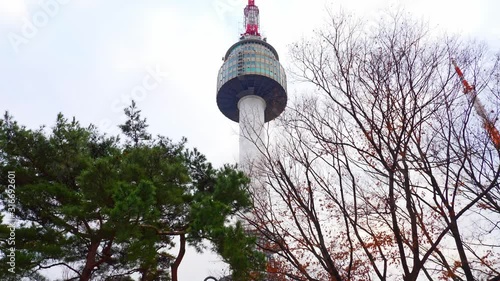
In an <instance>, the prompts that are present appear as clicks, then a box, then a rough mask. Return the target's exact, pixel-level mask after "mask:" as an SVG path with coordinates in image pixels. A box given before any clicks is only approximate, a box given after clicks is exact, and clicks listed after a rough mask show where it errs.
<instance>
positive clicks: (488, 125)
mask: <svg viewBox="0 0 500 281" xmlns="http://www.w3.org/2000/svg"><path fill="white" fill-rule="evenodd" d="M451 63H452V64H453V66H454V67H455V72H456V73H457V75H458V77H459V78H460V82H462V85H463V86H464V94H465V95H466V96H467V99H468V100H469V101H470V102H472V104H473V106H474V109H475V110H476V113H477V115H479V117H481V120H482V121H483V127H484V129H485V130H486V132H487V133H488V136H489V138H490V140H491V142H493V145H494V146H495V148H496V149H497V150H500V132H498V130H497V128H496V127H495V122H494V121H493V120H491V118H489V117H488V114H486V110H485V109H484V106H483V105H482V104H481V101H480V100H479V99H478V98H477V92H476V89H475V88H474V87H473V86H471V85H470V84H469V82H467V80H465V77H464V74H463V73H462V70H460V67H458V65H457V62H456V61H455V60H454V59H451Z"/></svg>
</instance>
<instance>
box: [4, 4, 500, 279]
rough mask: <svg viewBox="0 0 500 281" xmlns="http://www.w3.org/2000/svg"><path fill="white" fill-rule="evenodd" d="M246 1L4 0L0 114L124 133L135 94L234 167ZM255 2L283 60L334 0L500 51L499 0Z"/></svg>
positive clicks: (167, 131)
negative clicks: (238, 59)
mask: <svg viewBox="0 0 500 281" xmlns="http://www.w3.org/2000/svg"><path fill="white" fill-rule="evenodd" d="M246 2H247V1H246V0H204V1H201V0H197V1H195V0H183V1H174V0H141V1H137V0H107V1H102V0H101V1H98V0H41V1H39V0H36V1H34V0H25V1H23V0H0V112H1V113H2V114H3V112H4V111H5V110H8V111H9V112H10V113H11V114H13V115H14V117H15V119H16V120H18V121H19V122H20V123H21V124H24V125H27V126H28V127H30V128H36V127H38V126H39V125H42V124H47V125H49V126H52V125H53V124H54V121H55V118H56V115H57V113H58V112H62V113H64V114H65V115H66V116H67V117H72V116H75V117H76V118H77V120H80V121H81V123H82V124H84V125H87V124H89V123H93V124H96V125H98V126H99V127H100V128H101V129H102V130H103V131H106V132H107V133H110V134H117V133H118V129H117V128H116V126H117V125H118V124H121V123H122V121H123V114H122V108H124V107H126V106H128V105H129V104H130V99H131V97H132V96H135V100H136V101H137V103H138V106H139V108H140V109H142V110H143V115H144V116H145V117H147V118H148V123H149V124H150V131H151V132H152V133H154V134H162V135H165V136H168V137H170V138H172V139H174V140H180V138H181V137H182V136H185V137H187V138H188V141H189V146H191V147H197V148H199V149H200V151H201V152H202V153H204V154H205V155H207V157H208V159H209V160H210V161H211V162H213V163H214V164H215V165H216V166H221V165H222V164H223V163H235V162H236V161H237V159H238V157H237V155H238V136H237V132H238V129H237V126H236V124H235V123H233V122H232V121H229V120H228V119H226V118H225V117H224V116H223V115H222V114H221V113H220V112H219V110H218V108H217V105H216V102H215V95H216V93H215V90H216V77H217V71H218V69H219V67H220V66H221V64H222V60H221V58H222V56H223V55H224V54H225V52H226V50H227V48H228V47H229V46H230V45H232V44H233V43H234V42H236V41H237V40H238V38H239V34H240V33H241V32H242V31H243V28H242V26H241V25H242V15H243V8H244V6H245V5H246ZM327 3H329V4H327ZM256 5H258V6H259V8H260V15H261V31H263V33H264V34H265V36H266V37H268V42H269V43H271V44H272V45H273V46H274V47H275V48H276V50H277V51H278V52H279V54H280V58H281V62H282V64H283V65H284V67H285V68H286V67H287V66H288V49H287V45H289V44H291V43H293V42H294V41H295V40H298V39H299V38H300V37H301V36H304V35H305V36H307V35H309V34H311V31H312V30H313V29H314V28H317V27H320V26H321V23H322V21H323V20H325V18H326V12H325V7H326V6H329V7H331V8H333V10H334V11H335V10H336V9H340V8H341V7H342V8H343V9H345V10H348V11H352V12H354V13H355V14H356V15H360V16H363V17H365V18H366V17H376V15H377V13H378V12H379V11H380V9H383V8H386V7H389V8H391V7H392V8H394V7H396V6H403V7H405V8H406V10H407V11H408V12H411V13H412V14H414V15H415V16H417V17H421V18H424V19H428V20H429V21H430V23H431V25H432V26H437V27H438V28H442V29H444V30H448V31H452V32H459V33H463V34H464V35H466V36H468V37H473V38H477V39H479V40H484V41H486V42H487V43H488V44H489V45H490V47H491V48H492V50H493V51H496V50H499V49H500V19H499V11H500V2H498V1H495V0H475V1H470V0H469V1H456V0H455V1H452V0H422V1H410V0H401V1H388V0H336V1H325V0H307V1H306V0H274V1H271V0H256ZM151 73H153V74H154V76H155V77H156V79H153V76H152V74H151ZM156 81H158V83H157V82H156ZM296 86H297V85H294V84H292V83H290V82H289V84H288V90H289V95H290V96H294V95H296V94H297V90H296ZM217 261H218V258H217V257H216V256H214V255H202V256H200V255H198V254H196V253H195V252H193V251H190V252H188V254H187V255H186V257H185V260H184V262H183V264H182V265H181V267H180V269H181V273H180V280H186V281H197V280H200V281H201V280H203V279H204V278H205V277H206V276H207V275H209V274H215V275H217V274H220V272H221V270H220V268H221V264H220V263H217Z"/></svg>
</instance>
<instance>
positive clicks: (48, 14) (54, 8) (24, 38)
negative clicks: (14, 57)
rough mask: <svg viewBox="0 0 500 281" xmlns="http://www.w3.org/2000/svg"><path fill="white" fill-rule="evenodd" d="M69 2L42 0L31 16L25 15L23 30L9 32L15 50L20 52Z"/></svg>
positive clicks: (69, 0) (63, 0) (64, 0)
mask: <svg viewBox="0 0 500 281" xmlns="http://www.w3.org/2000/svg"><path fill="white" fill-rule="evenodd" d="M69 2H71V0H40V1H39V2H38V6H39V7H38V9H37V10H36V11H35V12H34V13H33V14H32V15H31V16H30V18H28V17H23V19H22V20H23V24H22V26H21V30H20V31H19V32H18V33H16V32H9V34H8V35H7V37H8V39H9V42H10V45H11V46H12V48H13V49H14V51H15V52H16V53H19V51H20V50H21V49H20V48H21V47H22V46H23V45H26V44H28V43H29V42H30V40H32V39H33V38H35V37H36V36H37V34H38V33H39V32H40V30H41V29H42V28H44V27H46V26H47V25H48V24H49V23H50V21H51V20H52V19H53V18H55V17H56V16H57V15H58V14H59V12H60V11H61V8H62V7H63V6H65V5H67V4H68V3H69Z"/></svg>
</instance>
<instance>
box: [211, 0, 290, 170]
mask: <svg viewBox="0 0 500 281" xmlns="http://www.w3.org/2000/svg"><path fill="white" fill-rule="evenodd" d="M244 15H245V20H244V24H245V26H244V28H245V33H244V34H241V37H240V40H239V41H238V42H236V43H234V44H233V45H232V46H231V47H230V48H229V49H228V50H227V52H226V54H225V56H224V57H223V60H224V63H223V64H222V66H221V68H220V70H219V75H218V77H217V105H218V106H219V109H220V111H221V112H222V113H223V114H224V115H225V116H226V117H227V118H229V119H231V120H233V121H235V122H239V126H240V136H239V138H240V146H239V149H240V152H239V158H240V159H239V162H240V166H242V168H243V169H244V170H246V171H247V172H249V171H250V170H251V167H250V166H251V165H252V161H253V160H254V159H255V157H256V156H257V155H258V154H257V153H258V149H259V145H263V144H264V142H263V138H262V130H263V126H264V123H265V122H269V121H271V120H273V119H274V118H276V117H278V116H279V115H280V114H281V112H283V110H284V109H285V107H286V102H287V93H286V74H285V71H284V69H283V67H282V66H281V64H280V62H279V56H278V52H276V50H275V49H274V48H273V46H271V45H270V44H269V43H267V41H266V38H262V37H261V35H260V33H259V8H258V7H257V6H255V1H254V0H248V5H247V6H246V7H245V9H244Z"/></svg>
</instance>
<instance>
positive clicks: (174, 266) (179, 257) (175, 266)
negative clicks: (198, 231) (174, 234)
mask: <svg viewBox="0 0 500 281" xmlns="http://www.w3.org/2000/svg"><path fill="white" fill-rule="evenodd" d="M180 238H181V248H180V249H179V254H178V255H177V258H176V259H175V261H174V263H173V264H172V267H171V268H172V281H178V279H177V270H178V269H179V265H180V264H181V261H182V258H183V257H184V253H186V234H181V235H180Z"/></svg>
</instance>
